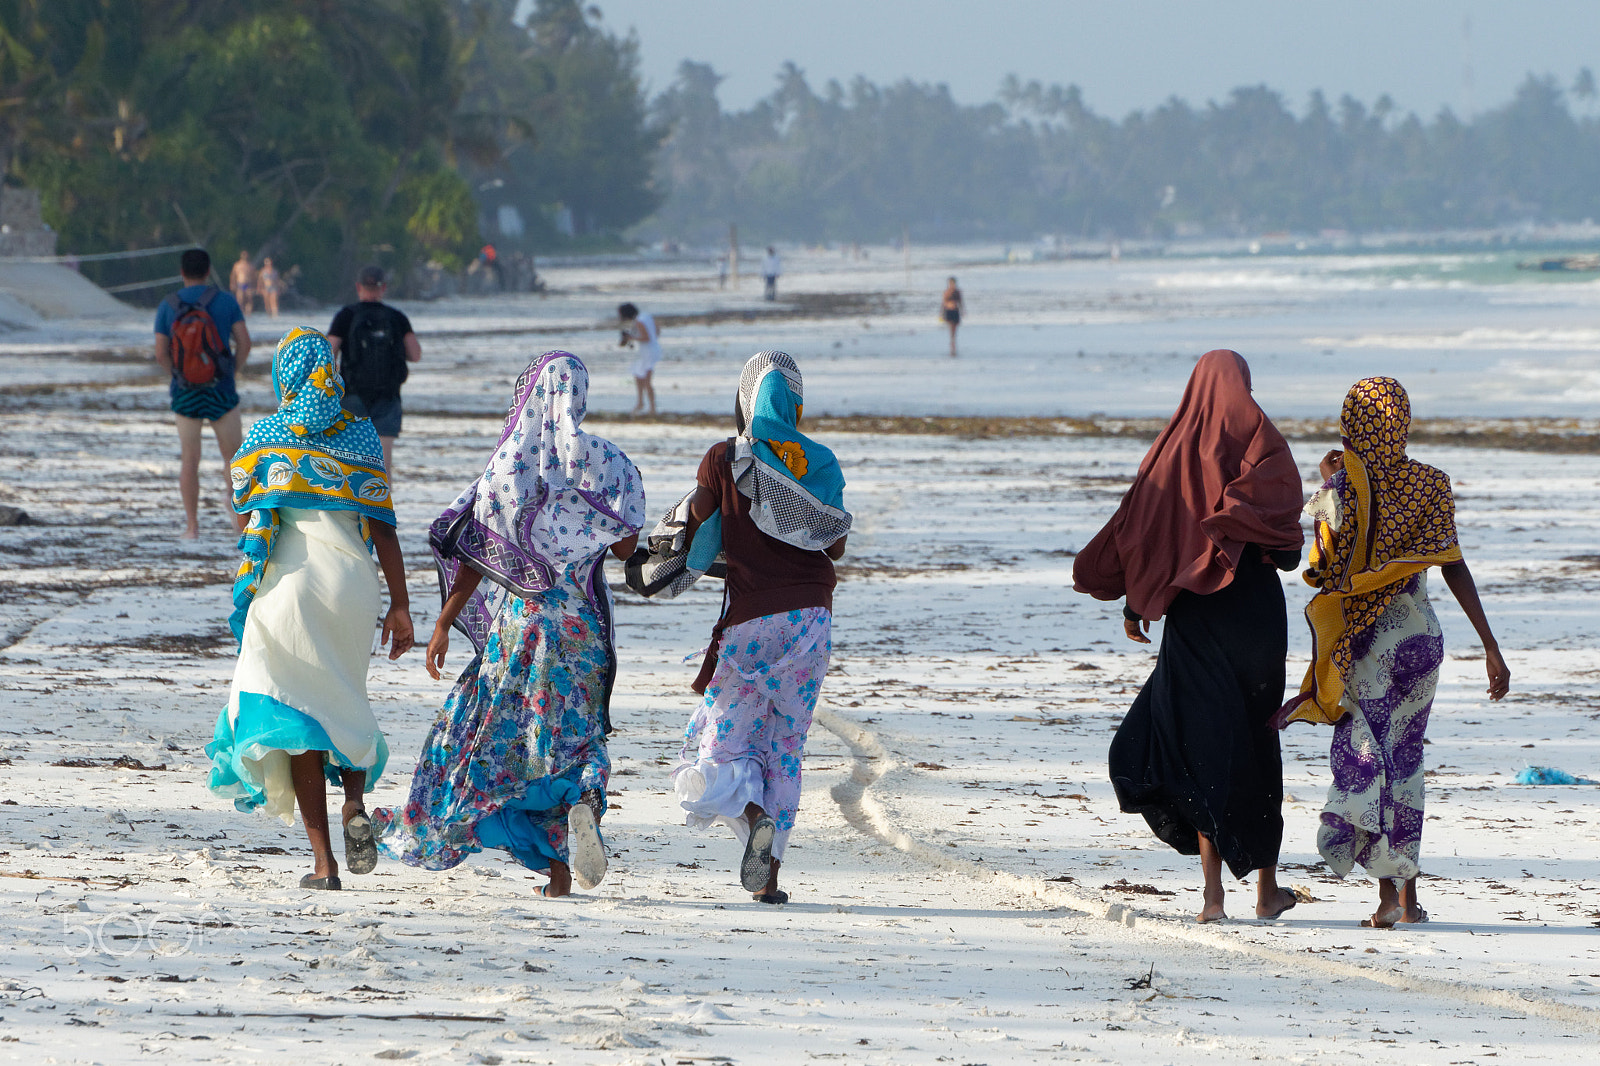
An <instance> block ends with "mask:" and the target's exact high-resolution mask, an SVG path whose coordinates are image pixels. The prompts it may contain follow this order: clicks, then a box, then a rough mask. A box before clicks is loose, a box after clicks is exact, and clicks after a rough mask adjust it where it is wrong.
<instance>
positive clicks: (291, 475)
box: [229, 326, 394, 639]
mask: <svg viewBox="0 0 1600 1066" xmlns="http://www.w3.org/2000/svg"><path fill="white" fill-rule="evenodd" d="M272 387H273V389H274V390H275V391H276V392H277V394H278V410H277V411H275V412H274V413H273V414H270V415H268V416H267V417H266V418H262V419H258V420H257V421H256V423H255V424H254V425H253V426H251V427H250V432H249V433H248V434H247V435H246V436H245V439H244V443H243V444H242V445H240V447H239V451H238V454H236V455H235V456H234V457H233V465H232V468H231V470H230V474H231V476H232V478H233V509H234V510H235V511H237V512H239V513H240V514H247V515H249V516H250V525H249V526H248V527H246V529H245V531H244V535H243V536H241V537H240V538H239V550H240V551H241V552H243V553H244V561H243V563H242V564H241V565H240V567H239V572H238V575H237V576H236V577H235V578H234V583H233V607H234V610H233V617H232V618H231V619H229V623H230V625H232V627H233V635H234V636H235V637H236V638H239V639H242V638H243V636H244V620H245V617H246V615H247V614H248V613H249V611H250V604H251V602H252V601H253V600H254V599H255V595H256V590H257V589H259V588H260V587H261V575H262V572H263V571H264V570H265V569H266V565H267V560H268V559H270V558H271V557H272V544H273V541H274V540H275V539H276V538H277V533H278V508H279V507H297V508H302V509H304V510H316V511H354V512H356V513H357V514H358V515H360V516H361V520H362V527H361V531H362V533H363V534H366V533H367V526H366V523H367V521H368V520H370V519H377V520H378V521H380V522H383V523H385V524H386V525H390V526H392V525H394V507H393V505H392V504H391V503H390V502H389V478H388V475H387V473H386V471H385V469H384V465H383V445H382V444H381V443H380V442H379V440H378V432H377V430H375V429H373V427H372V423H371V422H370V421H368V420H367V419H365V418H357V417H356V416H355V415H352V414H351V413H350V412H349V411H346V410H345V409H344V402H343V401H344V383H343V382H341V381H340V380H339V375H338V373H337V372H335V371H334V369H333V349H332V348H331V347H330V346H329V345H328V338H327V337H324V336H323V335H322V334H321V333H319V332H318V331H316V330H314V329H309V328H307V327H304V326H301V327H297V328H295V329H292V330H290V331H289V332H288V334H287V335H285V336H284V338H283V340H281V341H279V342H278V350H277V352H276V353H275V354H274V355H273V357H272ZM368 543H369V544H370V543H371V541H370V537H369V539H368Z"/></svg>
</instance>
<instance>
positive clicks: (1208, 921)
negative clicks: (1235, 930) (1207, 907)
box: [1194, 914, 1228, 925]
mask: <svg viewBox="0 0 1600 1066" xmlns="http://www.w3.org/2000/svg"><path fill="white" fill-rule="evenodd" d="M1227 920H1228V916H1227V915H1226V914H1219V915H1217V916H1216V917H1215V918H1207V917H1205V916H1204V915H1200V914H1197V915H1195V916H1194V922H1195V924H1196V925H1214V924H1216V923H1217V922H1225V921H1227Z"/></svg>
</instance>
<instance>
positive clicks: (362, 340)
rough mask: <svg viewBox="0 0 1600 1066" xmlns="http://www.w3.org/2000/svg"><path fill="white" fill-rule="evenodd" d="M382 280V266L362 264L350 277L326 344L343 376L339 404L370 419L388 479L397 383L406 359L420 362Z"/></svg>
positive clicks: (406, 321) (396, 431)
mask: <svg viewBox="0 0 1600 1066" xmlns="http://www.w3.org/2000/svg"><path fill="white" fill-rule="evenodd" d="M387 290H388V285H387V283H386V281H385V279H384V276H383V268H382V267H376V266H369V267H362V268H361V273H360V274H358V275H357V276H356V296H357V297H358V298H359V299H358V302H356V303H353V304H348V305H346V306H345V307H343V308H341V309H340V310H339V313H338V314H336V315H334V316H333V325H331V326H329V327H328V343H329V344H331V345H332V346H333V354H334V356H335V357H336V358H337V359H338V360H339V376H340V377H341V378H343V379H344V405H345V408H346V410H348V411H349V412H350V413H351V414H354V415H365V416H366V417H367V418H370V419H372V425H373V428H374V429H376V430H377V431H378V439H379V440H380V441H382V442H383V465H384V466H385V467H386V468H387V469H388V471H389V483H390V484H391V485H393V484H394V439H395V438H396V437H398V436H399V435H400V386H401V385H402V384H404V383H405V380H406V374H407V372H408V370H409V367H408V366H407V365H406V364H408V363H416V362H420V361H421V359H422V345H421V344H420V343H418V341H417V335H416V334H415V333H414V332H412V329H411V320H410V319H409V318H407V317H406V316H405V314H404V313H403V312H401V311H400V310H398V309H397V308H393V307H390V306H389V305H388V304H386V303H384V302H383V294H384V293H385V292H386V291H387Z"/></svg>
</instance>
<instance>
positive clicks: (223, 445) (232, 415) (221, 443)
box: [196, 407, 249, 533]
mask: <svg viewBox="0 0 1600 1066" xmlns="http://www.w3.org/2000/svg"><path fill="white" fill-rule="evenodd" d="M211 432H212V433H214V434H216V437H217V450H218V451H220V452H221V453H222V484H223V485H224V486H225V488H224V490H223V491H224V496H223V500H224V503H223V506H224V507H226V508H227V510H228V513H229V514H232V515H233V524H234V526H235V527H237V528H238V530H239V532H240V533H243V532H244V527H245V525H246V524H247V523H248V521H249V519H247V518H246V517H245V516H244V515H242V514H238V513H235V512H234V510H233V480H232V478H230V477H229V476H228V467H229V465H230V464H232V462H233V457H234V456H235V455H237V454H238V453H239V444H240V443H241V442H242V441H243V440H244V429H243V427H242V425H241V424H240V421H239V409H238V408H237V407H235V408H234V409H233V410H231V411H229V412H228V413H227V414H225V415H223V416H222V417H221V418H219V419H217V420H216V421H215V422H213V423H211ZM196 478H197V486H198V471H196ZM197 502H198V501H197Z"/></svg>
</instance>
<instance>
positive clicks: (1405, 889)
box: [1396, 877, 1428, 925]
mask: <svg viewBox="0 0 1600 1066" xmlns="http://www.w3.org/2000/svg"><path fill="white" fill-rule="evenodd" d="M1399 903H1400V905H1401V906H1402V907H1404V908H1405V913H1404V914H1402V915H1401V916H1400V917H1399V918H1398V919H1396V921H1398V922H1401V923H1404V924H1407V925H1411V924H1415V923H1417V922H1425V921H1427V920H1428V912H1427V911H1426V910H1424V909H1423V906H1422V903H1421V902H1420V901H1419V900H1418V899H1417V879H1416V878H1415V877H1413V878H1410V879H1409V880H1407V881H1406V883H1405V884H1404V885H1402V886H1401V887H1400V899H1399Z"/></svg>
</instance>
